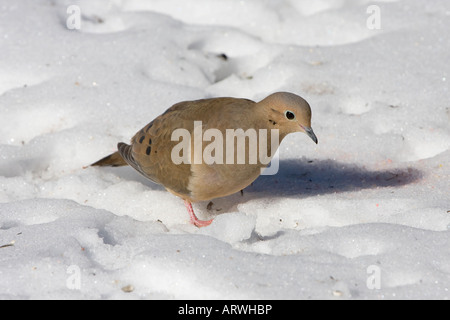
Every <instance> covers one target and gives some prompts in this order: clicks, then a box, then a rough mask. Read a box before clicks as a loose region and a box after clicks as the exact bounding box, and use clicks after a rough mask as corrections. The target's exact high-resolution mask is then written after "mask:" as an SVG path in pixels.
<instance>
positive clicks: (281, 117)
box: [258, 92, 318, 143]
mask: <svg viewBox="0 0 450 320" xmlns="http://www.w3.org/2000/svg"><path fill="white" fill-rule="evenodd" d="M258 105H260V106H262V107H263V108H265V111H266V112H264V114H265V116H266V117H267V118H268V119H265V121H267V122H268V127H269V128H270V127H272V128H274V129H279V130H280V134H281V135H282V136H285V135H287V134H289V133H293V132H304V133H306V134H307V135H308V136H309V137H310V138H311V139H312V140H313V141H314V142H315V143H318V140H317V137H316V135H315V134H314V131H313V130H312V128H311V108H310V106H309V104H308V102H306V100H305V99H303V98H302V97H300V96H297V95H295V94H293V93H289V92H277V93H274V94H271V95H270V96H268V97H267V98H265V99H264V100H262V101H261V102H259V103H258Z"/></svg>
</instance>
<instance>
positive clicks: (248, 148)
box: [92, 92, 318, 227]
mask: <svg viewBox="0 0 450 320" xmlns="http://www.w3.org/2000/svg"><path fill="white" fill-rule="evenodd" d="M209 129H211V130H209ZM240 129H242V130H241V131H239V130H240ZM264 129H265V130H264ZM252 130H253V132H255V133H256V135H258V134H259V135H260V136H257V139H258V140H257V141H258V142H256V141H252V140H251V137H253V136H254V135H251V134H250V133H251V132H252ZM269 131H270V132H276V133H277V135H278V137H277V136H276V135H275V136H273V137H272V135H271V134H269V133H268V132H269ZM207 132H208V133H209V134H208V135H207V134H206V133H207ZM230 132H231V133H235V134H236V132H238V133H239V132H240V133H241V135H242V132H243V133H244V135H247V136H246V138H245V139H244V142H247V141H248V143H245V145H244V150H245V151H244V156H245V157H243V156H242V154H241V155H240V156H239V147H240V146H241V147H242V145H240V146H239V145H238V143H239V138H238V134H236V135H235V136H233V135H229V134H230ZM293 132H304V133H306V134H307V135H308V136H309V137H310V138H311V139H312V140H313V141H314V142H315V143H317V142H318V141H317V137H316V135H315V134H314V132H313V130H312V128H311V109H310V106H309V104H308V103H307V102H306V101H305V100H304V99H303V98H301V97H299V96H297V95H295V94H292V93H288V92H278V93H274V94H272V95H270V96H268V97H267V98H265V99H263V100H262V101H260V102H258V103H256V102H254V101H252V100H248V99H238V98H212V99H203V100H196V101H185V102H180V103H177V104H175V105H173V106H172V107H170V108H169V109H167V110H166V112H164V113H163V114H162V115H160V116H159V117H157V118H156V119H154V120H153V121H152V122H150V123H149V124H147V125H146V126H145V127H144V128H142V129H141V130H140V131H139V132H137V133H136V135H135V136H134V137H133V138H132V139H131V144H130V145H128V144H125V143H122V142H121V143H119V144H118V151H117V152H115V153H113V154H111V155H109V156H107V157H105V158H103V159H101V160H99V161H97V162H95V163H94V164H92V166H125V165H130V166H131V167H133V168H134V169H136V170H137V171H138V172H139V173H141V174H142V175H144V176H145V177H147V178H148V179H150V180H151V181H153V182H155V183H158V184H161V185H163V186H164V187H165V188H166V189H167V190H168V191H169V192H171V193H173V194H174V195H176V196H178V197H180V198H182V199H183V200H184V203H185V206H186V208H187V210H188V213H189V215H190V220H191V223H192V224H194V225H196V226H197V227H204V226H208V225H209V224H211V222H212V220H209V221H202V220H199V219H198V218H197V217H196V215H195V213H194V210H193V208H192V203H193V202H197V201H208V200H211V199H214V198H219V197H224V196H227V195H230V194H233V193H235V192H239V191H240V190H242V189H244V188H245V187H247V186H249V185H250V184H251V183H252V182H253V181H254V180H255V179H256V178H257V177H258V176H259V175H260V174H261V170H262V169H263V168H265V167H266V166H267V165H268V162H269V161H270V159H271V157H272V156H273V155H274V154H275V152H276V149H277V148H278V144H279V143H281V141H282V140H283V139H284V137H286V135H288V134H289V133H293ZM175 133H178V134H175ZM180 133H181V134H180ZM182 133H184V134H187V135H189V136H190V138H191V139H190V140H189V141H188V142H186V141H184V139H182V138H183V137H184V138H186V137H185V136H183V135H182ZM199 133H200V136H199ZM211 133H212V134H211ZM264 133H267V134H266V138H265V139H262V138H261V137H262V135H263V134H264ZM220 135H222V136H220ZM227 138H229V139H231V143H230V142H229V139H228V140H227ZM198 139H200V140H198ZM225 140H226V141H225ZM275 140H278V141H275ZM261 141H262V142H261ZM182 142H183V143H184V144H182ZM199 142H200V144H199ZM241 142H242V141H241ZM227 143H229V144H227ZM252 144H253V145H252ZM255 145H256V146H255ZM183 146H185V147H186V148H184V149H183V148H182V147H183ZM212 149H214V150H212ZM263 149H264V154H265V155H267V158H265V159H264V161H263V160H262V158H260V157H257V159H256V160H255V157H254V153H255V152H257V153H258V154H259V153H260V152H261V150H263ZM230 150H231V151H230ZM208 152H209V153H208ZM232 153H236V154H232ZM206 154H209V156H210V158H212V160H214V161H211V159H209V160H208V159H206V157H205V158H204V159H203V158H202V155H203V156H205V155H206ZM199 155H200V156H199ZM239 157H241V158H239ZM244 158H245V159H244ZM239 159H240V160H239ZM252 159H253V161H251V160H252ZM267 160H268V161H267Z"/></svg>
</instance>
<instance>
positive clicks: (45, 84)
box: [0, 0, 450, 299]
mask: <svg viewBox="0 0 450 320" xmlns="http://www.w3.org/2000/svg"><path fill="white" fill-rule="evenodd" d="M371 4H376V5H378V6H379V8H380V10H381V11H380V17H381V29H380V30H371V29H370V28H368V27H367V23H366V22H367V20H368V19H369V17H370V13H367V8H368V7H369V5H371ZM70 5H77V6H78V7H79V8H80V10H81V28H80V29H79V30H76V29H75V30H69V29H68V28H67V24H66V20H67V19H68V17H69V16H70V14H68V13H67V8H68V7H69V6H70ZM449 30H450V4H449V1H448V0H429V1H423V0H398V1H394V0H391V1H377V2H375V3H374V2H372V1H368V0H340V1H336V0H316V1H306V0H305V1H303V0H277V1H275V0H226V1H225V0H195V1H194V0H179V1H178V0H152V1H141V0H114V1H94V0H79V1H77V0H69V1H59V0H58V1H57V0H20V1H19V0H9V1H8V0H1V1H0V299H22V298H23V299H30V298H31V299H37V298H44V299H53V298H67V299H79V298H83V299H122V298H125V299H127V298H131V299H136V298H138V299H139V298H143V299H185V298H193V299H300V298H322V299H400V298H410V299H423V298H438V299H444V298H445V299H448V298H450V292H449V290H450V212H449V210H450V193H449V190H450V188H449V187H450V183H449V181H450V179H449V178H450V177H449V174H450V161H449V159H450V157H449V156H450V150H449V147H450V130H449V123H450V102H449V101H450V93H449V90H448V89H449V83H450V67H449V61H450V54H449V52H450V41H449V37H448V32H449ZM223 54H225V55H226V57H227V58H228V59H224V56H223ZM276 91H291V92H294V93H297V94H300V95H302V96H303V97H305V98H306V99H307V100H308V101H309V102H310V104H311V106H312V109H313V128H314V130H315V132H316V134H317V136H318V138H319V144H318V145H315V144H314V143H312V142H311V141H310V140H309V138H308V137H306V136H305V135H302V134H294V135H290V136H289V137H288V138H287V139H286V140H285V141H283V143H282V145H281V151H280V157H281V161H280V171H279V173H278V174H277V175H275V176H262V177H260V178H259V179H258V180H257V181H255V183H254V184H253V185H252V186H250V187H248V188H247V189H245V192H244V194H243V195H241V194H236V195H232V196H229V197H226V198H222V199H216V200H213V204H212V205H209V206H208V203H206V202H205V203H198V204H195V206H194V208H195V210H196V211H197V213H198V215H199V216H200V217H201V218H204V219H207V218H215V221H214V223H213V224H212V225H211V226H210V227H207V228H203V229H197V228H196V227H194V226H192V225H190V224H189V221H188V215H187V213H186V210H185V208H184V205H183V202H182V201H181V200H179V199H178V198H176V197H174V196H173V195H171V194H169V193H168V192H166V191H165V190H164V188H163V187H161V186H158V185H155V184H152V183H151V182H149V181H146V180H145V179H144V178H142V177H141V176H139V174H137V173H135V172H134V171H133V170H132V169H131V168H116V169H114V168H86V169H84V168H83V167H84V166H86V165H88V164H90V163H92V162H94V161H96V160H98V159H100V158H101V157H103V156H105V155H107V154H109V153H111V152H112V151H114V150H115V146H116V144H117V142H119V141H128V140H129V139H130V138H131V137H132V135H133V134H134V133H135V132H136V131H137V130H139V129H140V128H141V127H143V126H144V125H145V124H147V123H148V122H149V121H150V120H152V119H153V118H154V117H156V116H158V115H159V114H161V113H162V112H163V111H164V110H165V109H167V108H168V107H170V106H171V105H172V104H174V103H176V102H179V101H183V100H189V99H198V98H204V97H215V96H235V97H245V98H250V99H255V100H259V99H261V98H263V97H265V96H266V95H268V94H270V93H272V92H276ZM208 207H209V209H208Z"/></svg>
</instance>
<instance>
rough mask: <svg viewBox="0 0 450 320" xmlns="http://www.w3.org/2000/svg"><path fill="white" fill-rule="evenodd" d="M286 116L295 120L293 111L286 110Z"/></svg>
mask: <svg viewBox="0 0 450 320" xmlns="http://www.w3.org/2000/svg"><path fill="white" fill-rule="evenodd" d="M284 116H285V117H286V119H288V120H295V114H294V113H293V112H292V111H289V110H288V111H286V112H285V113H284Z"/></svg>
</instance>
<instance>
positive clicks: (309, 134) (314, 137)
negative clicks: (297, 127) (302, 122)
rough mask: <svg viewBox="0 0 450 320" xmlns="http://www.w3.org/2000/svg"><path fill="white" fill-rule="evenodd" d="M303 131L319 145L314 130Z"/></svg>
mask: <svg viewBox="0 0 450 320" xmlns="http://www.w3.org/2000/svg"><path fill="white" fill-rule="evenodd" d="M302 128H303V130H305V133H306V134H307V135H308V137H310V138H311V139H312V141H314V142H315V143H316V144H317V143H319V140H318V139H317V137H316V134H315V133H314V131H313V129H312V128H311V127H303V126H302Z"/></svg>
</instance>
